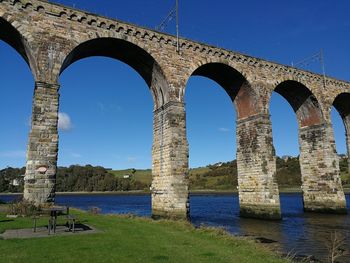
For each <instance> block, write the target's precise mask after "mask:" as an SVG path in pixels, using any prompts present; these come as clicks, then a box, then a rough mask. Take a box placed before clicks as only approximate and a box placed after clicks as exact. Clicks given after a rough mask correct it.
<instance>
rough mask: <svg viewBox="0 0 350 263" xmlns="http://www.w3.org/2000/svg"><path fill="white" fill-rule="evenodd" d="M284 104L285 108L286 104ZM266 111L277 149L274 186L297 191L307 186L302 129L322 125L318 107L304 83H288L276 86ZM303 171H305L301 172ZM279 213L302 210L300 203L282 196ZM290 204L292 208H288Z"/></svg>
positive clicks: (310, 150) (301, 202)
mask: <svg viewBox="0 0 350 263" xmlns="http://www.w3.org/2000/svg"><path fill="white" fill-rule="evenodd" d="M285 102H287V105H286V103H285ZM269 109H270V114H271V122H272V132H273V142H274V147H275V150H276V171H277V172H276V174H277V183H278V186H279V189H280V191H281V192H283V190H288V189H296V190H299V189H301V188H303V185H304V184H306V182H305V180H304V179H303V173H304V174H305V176H307V172H306V171H303V167H305V165H303V163H304V162H307V158H308V156H305V155H307V153H306V151H307V149H306V148H307V147H306V146H305V144H307V143H306V142H305V141H304V139H302V138H304V137H307V136H304V135H303V129H309V128H310V127H317V126H320V125H322V124H323V123H324V121H323V113H322V110H321V107H320V105H319V103H318V101H317V99H316V97H315V96H314V94H313V93H312V92H311V90H310V89H309V88H307V87H306V86H305V85H304V84H302V83H300V82H297V81H294V80H287V81H283V82H281V83H279V84H278V85H277V86H276V87H275V89H274V90H273V92H272V95H271V98H270V103H269ZM308 150H309V152H310V153H311V152H312V149H308ZM304 170H305V169H304ZM281 197H282V198H281V207H282V212H284V213H285V212H286V210H295V209H302V208H303V200H302V199H300V203H294V204H291V203H290V202H288V196H285V195H283V194H281ZM291 205H293V206H295V207H290V206H291Z"/></svg>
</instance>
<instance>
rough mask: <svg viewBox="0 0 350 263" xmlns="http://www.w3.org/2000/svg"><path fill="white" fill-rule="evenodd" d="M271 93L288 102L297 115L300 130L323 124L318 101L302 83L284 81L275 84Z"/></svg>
mask: <svg viewBox="0 0 350 263" xmlns="http://www.w3.org/2000/svg"><path fill="white" fill-rule="evenodd" d="M273 91H275V92H277V93H278V94H280V95H281V96H282V97H283V98H285V99H286V100H287V101H288V103H289V105H290V106H291V107H292V108H293V110H294V112H295V113H296V115H297V119H298V124H299V127H300V128H302V127H309V126H313V125H320V124H323V123H324V117H323V111H322V108H321V105H320V103H319V101H318V99H317V98H316V96H315V95H314V93H313V92H312V91H311V90H310V89H309V88H308V87H307V86H306V85H305V84H303V83H302V82H300V81H295V80H284V81H282V82H280V83H277V85H276V87H275V88H274V90H273ZM271 95H272V94H271ZM270 100H271V97H270Z"/></svg>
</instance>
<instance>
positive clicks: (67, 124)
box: [58, 112, 73, 131]
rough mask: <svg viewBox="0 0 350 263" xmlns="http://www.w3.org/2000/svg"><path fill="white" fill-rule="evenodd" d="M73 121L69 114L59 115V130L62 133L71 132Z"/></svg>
mask: <svg viewBox="0 0 350 263" xmlns="http://www.w3.org/2000/svg"><path fill="white" fill-rule="evenodd" d="M72 126H73V125H72V121H71V119H70V117H69V115H68V114H67V113H64V112H59V113H58V129H59V130H60V131H69V130H71V129H72Z"/></svg>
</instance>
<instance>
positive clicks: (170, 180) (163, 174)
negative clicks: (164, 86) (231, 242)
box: [151, 102, 189, 219]
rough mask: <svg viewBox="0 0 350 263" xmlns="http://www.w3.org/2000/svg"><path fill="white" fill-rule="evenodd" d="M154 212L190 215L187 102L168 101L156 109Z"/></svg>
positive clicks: (154, 123) (152, 188)
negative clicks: (185, 105)
mask: <svg viewBox="0 0 350 263" xmlns="http://www.w3.org/2000/svg"><path fill="white" fill-rule="evenodd" d="M153 125H154V128H153V129H154V131H153V150H152V156H153V165H152V176H153V181H152V187H151V192H152V216H153V217H154V218H162V217H166V218H176V219H187V218H188V216H189V194H188V143H187V138H186V113H185V108H184V104H183V103H179V102H168V103H167V104H165V105H164V106H162V107H161V108H159V109H157V110H156V111H154V122H153Z"/></svg>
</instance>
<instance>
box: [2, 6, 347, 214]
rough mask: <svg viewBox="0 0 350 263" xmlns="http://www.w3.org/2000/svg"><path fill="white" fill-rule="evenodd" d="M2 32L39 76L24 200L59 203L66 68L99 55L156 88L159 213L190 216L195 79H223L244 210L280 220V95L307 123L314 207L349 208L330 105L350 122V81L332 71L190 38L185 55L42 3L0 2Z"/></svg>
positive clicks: (304, 148)
mask: <svg viewBox="0 0 350 263" xmlns="http://www.w3.org/2000/svg"><path fill="white" fill-rule="evenodd" d="M0 29H1V30H0V39H2V40H4V41H5V42H7V43H8V44H9V45H11V46H12V47H13V48H15V49H16V50H17V51H18V52H19V54H21V55H22V57H23V58H24V59H25V61H26V62H27V63H28V66H29V67H30V69H31V71H32V73H33V76H34V79H35V81H36V87H35V94H34V100H33V116H32V130H31V133H30V137H29V144H28V153H27V171H26V178H25V180H26V185H25V198H26V199H28V200H33V201H35V202H36V203H37V204H42V203H51V202H53V201H54V196H55V176H56V166H57V151H58V135H57V114H58V87H59V78H60V74H61V73H62V72H63V71H64V70H65V69H66V68H67V67H69V66H70V65H71V64H72V63H74V62H75V61H77V60H79V59H82V58H85V57H90V56H97V55H99V56H107V57H112V58H115V59H118V60H121V61H123V62H125V63H127V64H128V65H130V66H131V67H133V68H134V69H135V70H136V71H137V72H138V73H139V74H140V75H141V76H142V77H143V78H144V80H145V82H146V83H147V85H148V86H149V88H150V90H151V92H152V95H153V99H154V144H153V179H154V180H153V183H152V206H153V207H152V209H153V215H154V217H162V216H165V217H180V218H187V217H188V211H189V206H188V179H187V175H188V143H187V139H186V123H185V122H186V120H185V106H184V105H185V104H184V103H185V101H184V94H185V89H186V83H187V81H188V79H189V77H190V76H192V75H200V76H204V77H208V78H211V79H213V80H214V81H216V82H218V83H219V84H220V85H221V86H222V87H223V88H224V89H225V90H226V92H227V93H228V95H229V96H230V98H231V99H232V101H233V102H234V105H235V107H236V110H237V115H238V127H237V142H238V146H239V147H238V151H237V159H238V170H239V188H240V191H239V192H240V204H241V214H242V215H247V216H252V217H267V218H278V217H280V208H279V206H280V205H279V197H278V187H277V185H276V178H275V170H276V167H275V153H274V149H273V141H272V135H271V124H270V120H269V110H268V109H269V102H270V98H271V95H272V93H273V92H274V91H276V92H278V93H280V94H281V95H282V96H284V97H285V98H286V100H287V101H288V102H289V103H290V105H291V106H292V107H293V109H294V110H295V112H296V115H297V118H298V121H299V127H300V149H301V156H302V158H301V166H302V171H303V184H304V185H303V189H304V202H305V206H306V209H307V207H311V208H312V209H307V210H313V211H316V210H318V211H334V210H337V211H343V210H344V208H345V199H344V194H343V191H342V188H341V183H340V177H339V160H338V158H337V156H336V153H335V147H334V139H333V133H332V128H331V120H330V109H331V107H332V105H334V106H336V108H337V110H338V111H339V112H340V114H341V116H342V117H343V119H345V118H346V117H347V116H348V115H347V114H346V109H347V108H346V106H344V105H347V104H349V105H350V103H349V99H348V97H347V96H346V95H345V97H344V96H343V95H341V94H348V95H349V94H350V83H348V82H344V81H339V80H336V79H333V78H329V77H327V78H326V80H325V82H324V79H323V77H322V76H320V75H317V74H313V73H311V72H307V71H302V70H299V69H296V68H292V67H289V66H284V65H280V64H277V63H273V62H270V61H265V60H261V59H258V58H254V57H250V56H246V55H242V54H240V53H237V52H233V51H229V50H225V49H221V48H217V47H213V46H209V45H206V44H202V43H198V42H194V41H191V40H188V39H182V38H181V39H180V43H179V45H180V52H179V53H178V52H176V38H175V37H174V36H171V35H167V34H163V33H160V32H156V31H153V30H150V29H146V28H143V27H139V26H135V25H132V24H128V23H124V22H122V21H117V20H112V19H109V18H106V17H102V16H98V15H94V14H91V13H86V12H84V11H81V10H76V9H72V8H68V7H64V6H61V5H57V4H52V3H49V2H47V1H42V0H0ZM324 84H325V85H324ZM339 96H340V97H339ZM337 98H341V99H340V102H339V100H338V99H337ZM347 130H349V129H347ZM348 138H349V136H348ZM252 142H254V143H252ZM348 145H349V143H348ZM44 170H45V171H44ZM315 180H317V182H318V183H314V181H315ZM311 190H312V191H311Z"/></svg>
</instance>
